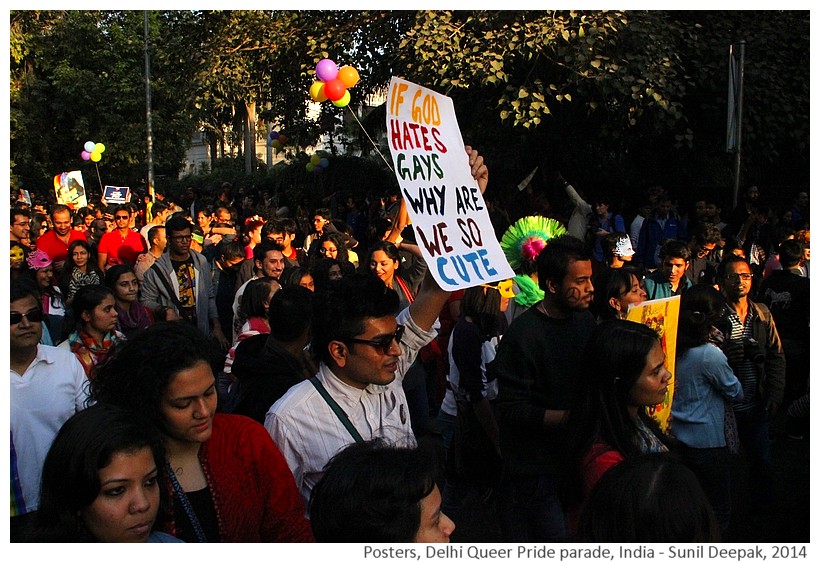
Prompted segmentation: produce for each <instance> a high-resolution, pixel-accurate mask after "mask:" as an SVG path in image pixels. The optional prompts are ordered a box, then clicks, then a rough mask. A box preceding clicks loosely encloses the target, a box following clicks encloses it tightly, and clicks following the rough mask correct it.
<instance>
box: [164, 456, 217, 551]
mask: <svg viewBox="0 0 820 563" xmlns="http://www.w3.org/2000/svg"><path fill="white" fill-rule="evenodd" d="M166 470H167V471H168V477H169V478H170V480H171V486H172V487H173V488H174V492H175V493H176V494H177V498H178V499H179V503H180V504H181V505H182V510H184V511H185V515H186V516H187V517H188V521H189V522H190V523H191V526H193V528H194V533H195V534H196V539H197V540H198V541H199V542H200V543H205V542H207V541H208V539H207V538H206V537H205V532H204V531H203V530H202V525H201V524H200V523H199V518H197V517H196V512H194V508H193V507H192V506H191V502H190V501H189V500H188V496H187V495H186V494H185V491H183V490H182V486H181V485H180V484H179V481H177V476H176V475H175V474H174V470H173V469H171V466H170V465H167V466H166Z"/></svg>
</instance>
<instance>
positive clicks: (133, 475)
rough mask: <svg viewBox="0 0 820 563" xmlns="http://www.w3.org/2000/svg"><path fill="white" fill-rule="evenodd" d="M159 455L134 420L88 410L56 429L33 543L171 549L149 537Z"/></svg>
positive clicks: (146, 428)
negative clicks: (141, 545)
mask: <svg viewBox="0 0 820 563" xmlns="http://www.w3.org/2000/svg"><path fill="white" fill-rule="evenodd" d="M164 466H165V448H164V446H163V444H162V439H161V437H160V434H159V432H157V430H156V429H155V428H154V427H153V426H152V425H151V424H150V423H149V422H148V421H145V420H143V419H142V418H141V417H140V415H139V414H138V413H132V412H129V411H126V410H124V409H120V408H118V407H114V406H111V405H101V404H97V405H93V406H91V407H89V408H87V409H85V410H83V411H80V412H79V413H77V414H75V415H74V416H72V417H71V418H69V419H68V420H67V421H66V423H65V424H64V425H63V426H62V428H61V429H60V431H59V432H58V433H57V436H56V437H55V439H54V442H53V443H52V445H51V448H50V449H49V451H48V455H47V456H46V459H45V463H44V465H43V479H42V486H41V488H40V506H39V509H38V510H37V513H36V516H35V520H34V522H33V525H32V528H31V530H30V531H29V533H28V536H27V538H26V539H27V540H28V541H32V542H50V543H54V542H59V543H63V542H149V543H170V542H177V541H180V540H177V539H176V538H174V537H172V536H170V535H168V534H165V533H163V532H160V531H158V530H156V529H155V523H156V521H157V516H158V514H159V512H160V508H161V507H162V505H163V504H164V502H167V500H168V499H167V493H166V488H165V482H166V477H165V474H164V472H163V471H162V469H163V467H164Z"/></svg>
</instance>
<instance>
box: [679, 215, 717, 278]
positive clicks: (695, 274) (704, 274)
mask: <svg viewBox="0 0 820 563" xmlns="http://www.w3.org/2000/svg"><path fill="white" fill-rule="evenodd" d="M722 245H723V237H722V236H721V235H720V230H719V229H718V228H717V227H716V226H714V225H711V224H709V223H698V224H697V225H694V226H693V227H692V234H691V237H690V239H689V250H690V251H691V252H692V256H691V259H690V260H689V266H688V267H687V268H686V272H685V275H686V277H687V278H688V279H689V280H691V281H692V283H693V284H699V283H705V284H709V285H716V284H717V265H718V264H719V263H720V258H721V257H722V256H723V246H722Z"/></svg>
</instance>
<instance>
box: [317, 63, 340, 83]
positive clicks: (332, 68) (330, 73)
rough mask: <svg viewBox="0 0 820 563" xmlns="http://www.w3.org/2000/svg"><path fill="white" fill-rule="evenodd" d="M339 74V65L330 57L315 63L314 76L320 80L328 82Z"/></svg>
mask: <svg viewBox="0 0 820 563" xmlns="http://www.w3.org/2000/svg"><path fill="white" fill-rule="evenodd" d="M338 74H339V67H337V66H336V63H334V62H333V61H331V60H330V59H322V60H321V61H319V62H318V63H316V78H318V79H319V80H321V81H322V82H329V81H331V80H333V79H334V78H336V75H338Z"/></svg>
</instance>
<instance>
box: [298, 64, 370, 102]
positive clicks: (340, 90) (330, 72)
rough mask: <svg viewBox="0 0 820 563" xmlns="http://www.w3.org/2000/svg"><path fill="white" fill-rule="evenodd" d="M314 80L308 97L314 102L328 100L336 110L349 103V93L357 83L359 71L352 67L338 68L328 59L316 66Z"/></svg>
mask: <svg viewBox="0 0 820 563" xmlns="http://www.w3.org/2000/svg"><path fill="white" fill-rule="evenodd" d="M316 78H318V79H319V80H318V81H317V82H314V83H313V85H312V86H311V87H310V97H311V98H312V99H313V101H314V102H324V101H325V100H330V101H331V102H332V103H333V105H334V106H336V107H338V108H343V107H345V106H346V105H347V104H348V103H350V92H348V91H347V89H348V88H353V87H354V86H355V85H356V84H357V83H358V82H359V71H358V70H356V69H355V68H353V67H352V66H343V67H342V68H339V67H338V66H336V63H334V62H333V61H332V60H330V59H322V60H321V61H319V62H318V63H317V64H316Z"/></svg>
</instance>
